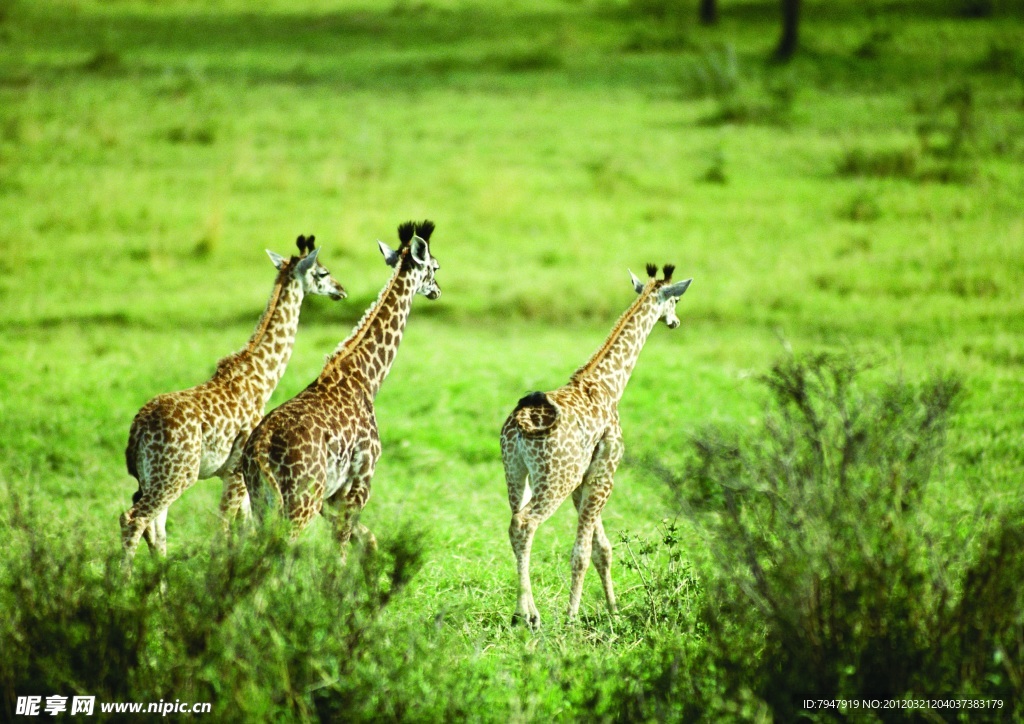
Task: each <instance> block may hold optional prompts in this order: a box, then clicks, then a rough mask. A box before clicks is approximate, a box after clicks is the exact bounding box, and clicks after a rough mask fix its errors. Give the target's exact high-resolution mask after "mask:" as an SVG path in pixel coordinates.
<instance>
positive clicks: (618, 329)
mask: <svg viewBox="0 0 1024 724" xmlns="http://www.w3.org/2000/svg"><path fill="white" fill-rule="evenodd" d="M651 290H652V287H650V286H649V287H647V289H644V291H642V292H640V294H639V295H638V296H637V298H636V299H634V300H633V303H632V304H630V305H629V307H627V308H626V311H625V312H623V313H622V314H621V315H620V316H619V318H618V320H617V321H616V322H615V326H613V327H612V331H611V332H610V333H609V334H608V337H607V338H605V340H604V344H602V345H601V347H600V349H598V350H597V351H596V352H594V354H593V355H592V356H591V357H590V359H589V360H587V361H586V363H584V365H583V366H582V367H580V368H579V369H577V370H576V371H575V372H573V373H572V377H570V378H569V381H570V382H579V381H580V380H581V379H582V378H583V377H585V376H586V374H587V373H588V372H590V371H591V370H592V369H593V368H594V367H596V366H597V365H598V364H599V363H600V362H601V360H602V359H604V356H605V355H606V354H607V353H608V350H609V349H611V346H612V345H613V344H615V341H616V340H617V339H618V338H619V335H620V334H622V330H623V329H624V328H625V326H626V322H628V321H629V320H630V318H632V317H633V315H634V314H636V311H637V310H638V309H639V308H640V305H641V304H643V303H644V302H645V301H646V300H647V297H649V296H650V295H651Z"/></svg>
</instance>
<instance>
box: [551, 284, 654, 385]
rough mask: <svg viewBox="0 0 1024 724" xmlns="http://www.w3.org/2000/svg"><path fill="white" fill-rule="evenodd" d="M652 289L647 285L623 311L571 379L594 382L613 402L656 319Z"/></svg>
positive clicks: (627, 377)
mask: <svg viewBox="0 0 1024 724" xmlns="http://www.w3.org/2000/svg"><path fill="white" fill-rule="evenodd" d="M651 296H652V290H651V289H647V290H645V291H644V292H642V293H641V294H640V296H639V297H638V298H637V299H636V301H634V302H633V304H632V305H630V307H629V309H627V310H626V311H625V312H623V314H622V316H621V317H619V320H618V321H617V322H616V323H615V326H614V327H612V331H611V333H610V334H609V335H608V337H607V339H605V341H604V344H602V345H601V347H600V348H599V349H598V350H597V352H595V353H594V355H593V356H592V357H591V358H590V359H589V360H588V361H587V363H586V364H585V365H583V366H582V367H580V368H579V369H578V370H576V372H574V373H573V375H572V379H571V383H573V384H579V383H581V382H583V381H587V382H597V383H600V386H601V387H603V388H604V389H606V390H607V391H608V395H609V397H610V399H611V401H612V403H617V402H618V401H619V399H621V398H622V393H623V392H625V390H626V383H627V382H629V376H630V374H632V372H633V367H635V366H636V361H637V358H638V357H639V356H640V350H641V349H643V347H644V342H646V341H647V337H648V335H650V333H651V330H652V329H654V325H655V324H656V323H657V321H658V316H657V307H656V306H655V304H654V303H653V299H652V298H651Z"/></svg>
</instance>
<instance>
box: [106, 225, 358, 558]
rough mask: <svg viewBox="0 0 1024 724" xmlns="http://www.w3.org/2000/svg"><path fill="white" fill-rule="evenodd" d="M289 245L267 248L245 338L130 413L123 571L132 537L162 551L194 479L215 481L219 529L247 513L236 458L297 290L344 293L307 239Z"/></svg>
mask: <svg viewBox="0 0 1024 724" xmlns="http://www.w3.org/2000/svg"><path fill="white" fill-rule="evenodd" d="M296 244H297V245H298V247H299V256H292V257H290V258H288V259H285V258H284V257H282V256H279V255H278V254H275V253H274V252H272V251H270V250H269V249H268V250H267V254H268V255H269V256H270V260H271V261H272V262H273V264H274V266H275V267H276V268H277V277H276V279H275V280H274V287H273V291H272V292H271V295H270V300H269V302H268V303H267V307H266V309H265V310H264V312H263V315H262V316H261V317H260V320H259V323H258V324H257V325H256V330H255V331H254V332H253V335H252V337H251V338H250V339H249V342H248V344H246V345H245V347H244V348H243V349H241V350H240V351H238V352H235V353H234V354H231V355H228V356H227V357H224V358H223V359H221V360H220V361H219V362H218V363H217V369H216V372H215V373H214V375H213V377H212V378H211V379H210V380H208V381H207V382H204V383H203V384H201V385H198V386H196V387H192V388H189V389H187V390H180V391H178V392H169V393H166V394H162V395H158V396H156V397H154V398H153V399H152V400H150V401H149V402H147V403H146V404H145V405H143V407H142V409H141V410H139V412H138V414H136V415H135V419H134V420H133V421H132V427H131V432H130V433H129V436H128V447H127V449H126V450H125V460H126V462H127V464H128V472H129V473H130V474H131V475H132V477H134V478H135V479H136V480H137V481H138V484H139V489H138V491H136V492H135V494H134V495H133V496H132V506H131V507H130V508H129V509H128V510H127V511H126V512H124V513H123V514H122V515H121V538H122V543H123V545H124V549H125V562H124V567H125V569H126V570H129V571H130V569H131V562H132V559H133V558H134V556H135V550H136V548H137V547H138V545H139V538H140V537H143V536H144V537H145V539H146V543H147V544H148V545H149V547H150V549H151V550H155V551H156V552H157V553H158V554H160V555H166V553H167V530H166V523H167V511H168V509H169V508H170V506H171V504H172V503H173V502H174V501H175V500H177V499H178V497H179V496H180V495H181V494H182V493H183V492H185V490H186V489H187V488H189V487H191V486H192V485H193V484H194V483H195V482H196V480H200V479H206V478H211V477H215V476H216V477H219V478H221V480H223V482H224V492H223V495H222V496H221V501H220V513H221V517H222V519H223V522H224V526H225V528H227V527H228V526H229V525H230V522H231V520H232V519H233V518H234V517H235V515H236V514H237V513H238V511H239V510H241V511H242V514H243V516H245V517H248V514H249V500H248V495H247V494H246V490H245V483H244V481H243V480H242V477H241V475H240V474H239V472H238V470H237V465H238V457H239V455H240V453H241V449H242V443H244V442H245V439H246V438H247V437H248V435H249V432H250V431H251V430H252V429H253V428H254V427H255V426H256V424H257V423H259V421H260V418H261V417H262V416H263V408H264V406H265V405H266V404H267V400H269V399H270V395H271V393H273V391H274V388H275V387H276V386H277V383H278V381H279V380H280V379H281V376H282V375H283V374H284V370H285V367H286V366H287V365H288V359H289V358H290V357H291V353H292V345H293V343H294V341H295V332H296V330H297V328H298V324H299V310H300V307H301V306H302V299H303V296H304V295H306V294H322V295H326V296H328V297H330V298H331V299H334V300H339V299H344V298H345V297H346V296H347V293H346V291H345V289H344V287H342V286H341V284H339V283H338V282H337V280H335V279H334V278H333V277H332V276H331V274H330V272H328V271H327V269H325V268H324V266H323V265H322V264H321V263H320V262H319V261H318V260H317V256H318V254H319V251H320V250H319V249H317V248H314V245H315V237H313V236H310V237H308V238H307V237H305V236H300V237H299V238H298V240H297V242H296Z"/></svg>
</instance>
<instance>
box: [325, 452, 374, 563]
mask: <svg viewBox="0 0 1024 724" xmlns="http://www.w3.org/2000/svg"><path fill="white" fill-rule="evenodd" d="M375 451H376V452H375ZM379 457H380V447H379V445H378V446H376V447H375V448H371V449H370V450H367V451H365V452H357V453H354V454H353V455H352V464H351V465H350V466H349V472H348V480H347V481H346V483H345V484H344V485H342V486H341V488H340V489H339V490H338V492H337V493H335V494H334V495H333V496H332V497H331V498H330V499H328V500H327V504H326V505H325V506H324V509H325V511H326V510H327V508H328V506H329V507H330V508H331V509H332V510H333V512H332V513H331V515H330V518H331V524H332V527H333V529H334V539H335V540H336V541H338V548H339V551H340V553H341V557H342V560H344V559H346V558H347V557H348V543H349V541H350V540H351V539H352V535H353V534H355V536H356V538H357V539H358V540H359V541H360V543H362V545H363V546H364V549H365V550H366V552H367V553H370V554H372V553H374V552H376V550H377V539H376V537H374V535H373V533H371V532H370V529H369V528H367V527H366V526H365V525H363V524H362V523H360V522H359V521H358V517H359V513H360V511H362V509H363V508H364V507H366V503H367V501H369V499H370V483H371V482H372V480H373V473H374V470H375V469H376V466H377V459H378V458H379Z"/></svg>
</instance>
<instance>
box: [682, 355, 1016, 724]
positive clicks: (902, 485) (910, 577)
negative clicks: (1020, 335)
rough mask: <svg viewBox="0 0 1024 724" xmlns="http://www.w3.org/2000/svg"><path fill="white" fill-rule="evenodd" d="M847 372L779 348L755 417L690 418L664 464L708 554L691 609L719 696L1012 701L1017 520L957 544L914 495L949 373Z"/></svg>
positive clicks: (841, 364) (943, 424)
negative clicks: (729, 424) (719, 423)
mask: <svg viewBox="0 0 1024 724" xmlns="http://www.w3.org/2000/svg"><path fill="white" fill-rule="evenodd" d="M862 373H863V367H862V365H860V364H859V363H857V362H855V361H853V360H852V359H850V358H848V357H844V356H835V355H829V354H819V355H814V356H810V357H806V358H788V359H785V360H783V361H781V362H779V363H777V364H776V365H775V366H774V367H773V368H772V370H771V372H770V373H769V374H768V375H766V376H764V377H763V382H764V383H765V384H766V386H767V388H768V390H769V392H770V397H771V405H770V410H769V412H768V413H767V415H766V416H765V419H764V422H763V424H762V425H761V426H760V428H759V429H758V431H757V432H756V433H755V434H753V435H751V436H737V435H734V434H728V433H725V432H722V431H716V430H711V431H707V432H705V433H702V434H701V435H700V436H698V437H697V438H696V440H695V451H696V455H695V458H694V460H693V462H692V464H691V465H690V466H689V469H688V470H687V472H686V474H685V475H684V476H683V477H681V478H674V479H673V480H674V487H675V492H676V494H677V495H678V499H679V500H680V502H681V503H682V504H683V506H684V509H686V510H689V511H691V512H692V513H693V514H694V515H696V516H697V518H698V519H699V521H700V525H701V527H702V530H703V532H704V534H705V535H706V537H707V539H708V540H709V541H710V542H711V548H712V552H713V554H714V558H715V561H716V566H715V569H716V570H715V572H714V574H713V575H711V576H709V577H708V579H707V580H706V581H705V584H704V585H705V588H706V595H705V596H704V598H703V602H704V608H703V610H702V622H703V624H704V625H705V626H706V631H707V634H706V644H707V655H708V656H709V658H710V660H711V662H712V665H713V667H714V669H715V670H716V671H717V672H718V673H719V676H720V679H719V682H718V683H719V685H720V687H721V688H720V691H721V693H722V701H724V702H731V703H732V704H734V705H735V704H736V703H737V702H742V701H744V700H745V699H746V700H749V697H750V695H753V696H754V698H755V700H758V701H762V702H764V703H765V704H766V705H767V706H768V708H769V709H770V710H771V712H772V713H773V714H774V716H775V718H776V719H777V720H779V721H793V720H795V718H796V717H797V716H799V715H801V714H804V715H807V714H808V713H807V712H802V711H801V710H802V702H803V700H804V699H808V698H847V699H855V698H856V699H861V698H878V699H884V698H893V699H903V698H918V699H923V698H939V697H942V698H966V699H972V698H983V697H984V698H1001V699H1002V700H1003V702H1004V706H1005V707H1007V708H1006V709H1003V710H1002V711H998V712H989V716H995V717H999V718H1002V717H1005V716H1007V715H1008V714H1009V713H1010V712H1014V711H1015V712H1017V714H1018V716H1019V714H1020V713H1021V710H1022V705H1021V697H1020V693H1021V688H1020V686H1021V680H1020V668H1019V667H1020V654H1021V639H1022V631H1024V629H1022V620H1024V618H1022V611H1024V596H1022V591H1021V589H1020V587H1019V585H1015V584H1013V583H1011V582H1012V581H1018V582H1019V581H1020V580H1024V555H1022V550H1024V549H1022V547H1021V545H1020V542H1021V537H1022V536H1024V523H1022V521H1021V517H1020V516H1019V515H1017V516H1016V517H1007V518H1006V520H1005V522H1004V525H1003V526H1001V527H999V528H997V529H996V531H995V532H994V533H993V534H992V535H991V537H990V538H989V539H988V541H987V542H986V543H985V545H984V546H983V547H982V550H981V553H980V555H978V557H977V558H975V559H970V558H969V557H968V554H967V553H965V552H964V550H963V548H962V547H958V548H957V549H956V550H948V549H947V548H944V547H943V546H942V545H941V539H942V536H943V533H944V531H943V523H942V521H941V520H938V519H936V518H935V517H934V516H935V515H936V514H935V513H934V512H930V511H929V510H928V506H927V505H924V501H925V500H926V498H927V495H928V491H929V483H930V480H931V478H932V476H933V473H934V471H935V469H936V462H937V460H938V459H939V456H940V451H941V448H942V445H943V440H944V435H945V431H946V428H947V426H948V422H949V419H950V415H951V413H952V411H953V409H954V407H955V405H956V402H957V400H958V398H959V396H960V383H959V381H958V380H956V379H954V378H950V377H942V376H939V377H935V378H934V379H931V380H929V381H927V382H925V383H924V384H922V385H920V386H914V385H910V384H907V383H905V382H900V381H898V382H890V383H887V384H883V385H881V386H879V387H877V388H875V387H870V386H868V385H865V384H864V383H863V382H862V379H863V374H862ZM858 713H859V714H860V715H862V716H867V717H869V718H870V717H871V716H873V715H874V714H873V713H871V712H865V711H864V710H861V711H860V712H858ZM943 713H944V714H949V715H956V712H952V711H950V712H943ZM883 714H884V712H878V713H877V715H878V716H882V715H883ZM962 714H963V716H968V715H970V716H971V717H972V720H973V718H976V716H977V712H962Z"/></svg>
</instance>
